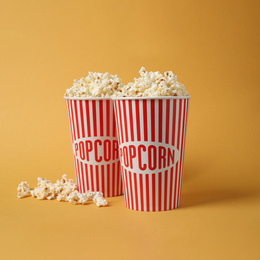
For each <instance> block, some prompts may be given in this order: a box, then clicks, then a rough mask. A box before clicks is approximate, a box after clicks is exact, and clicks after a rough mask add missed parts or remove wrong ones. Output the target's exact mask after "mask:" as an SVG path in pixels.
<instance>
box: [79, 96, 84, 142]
mask: <svg viewBox="0 0 260 260" xmlns="http://www.w3.org/2000/svg"><path fill="white" fill-rule="evenodd" d="M79 107H80V119H81V131H82V137H85V127H84V117H83V107H82V100H80V101H79Z"/></svg>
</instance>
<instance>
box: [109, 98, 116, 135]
mask: <svg viewBox="0 0 260 260" xmlns="http://www.w3.org/2000/svg"><path fill="white" fill-rule="evenodd" d="M110 102H112V100H111V101H110ZM111 120H112V124H113V128H112V129H113V136H114V137H116V119H115V112H114V109H112V119H111Z"/></svg>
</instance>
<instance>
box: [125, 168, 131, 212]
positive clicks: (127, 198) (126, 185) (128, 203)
mask: <svg viewBox="0 0 260 260" xmlns="http://www.w3.org/2000/svg"><path fill="white" fill-rule="evenodd" d="M124 178H125V190H126V193H125V195H126V200H127V205H128V206H127V207H128V208H130V199H129V190H128V178H127V171H126V170H124Z"/></svg>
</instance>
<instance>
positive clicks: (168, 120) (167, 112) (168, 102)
mask: <svg viewBox="0 0 260 260" xmlns="http://www.w3.org/2000/svg"><path fill="white" fill-rule="evenodd" d="M169 122H170V99H167V100H166V120H165V124H166V129H165V143H167V144H168V143H169Z"/></svg>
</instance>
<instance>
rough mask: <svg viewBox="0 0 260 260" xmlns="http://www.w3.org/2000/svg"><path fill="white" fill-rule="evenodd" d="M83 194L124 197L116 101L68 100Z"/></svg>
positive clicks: (80, 188)
mask: <svg viewBox="0 0 260 260" xmlns="http://www.w3.org/2000/svg"><path fill="white" fill-rule="evenodd" d="M66 103H67V110H68V116H69V124H70V133H71V141H72V149H73V157H74V166H75V172H76V182H77V186H78V190H79V192H80V193H85V192H86V191H101V192H102V193H103V194H104V196H105V197H112V196H117V195H121V194H122V191H123V189H122V181H121V167H120V159H119V150H118V148H119V147H118V140H117V133H116V123H115V117H114V111H113V102H112V101H111V100H110V99H94V98H93V99H90V98H89V99H80V98H79V99H76V98H66Z"/></svg>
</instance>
